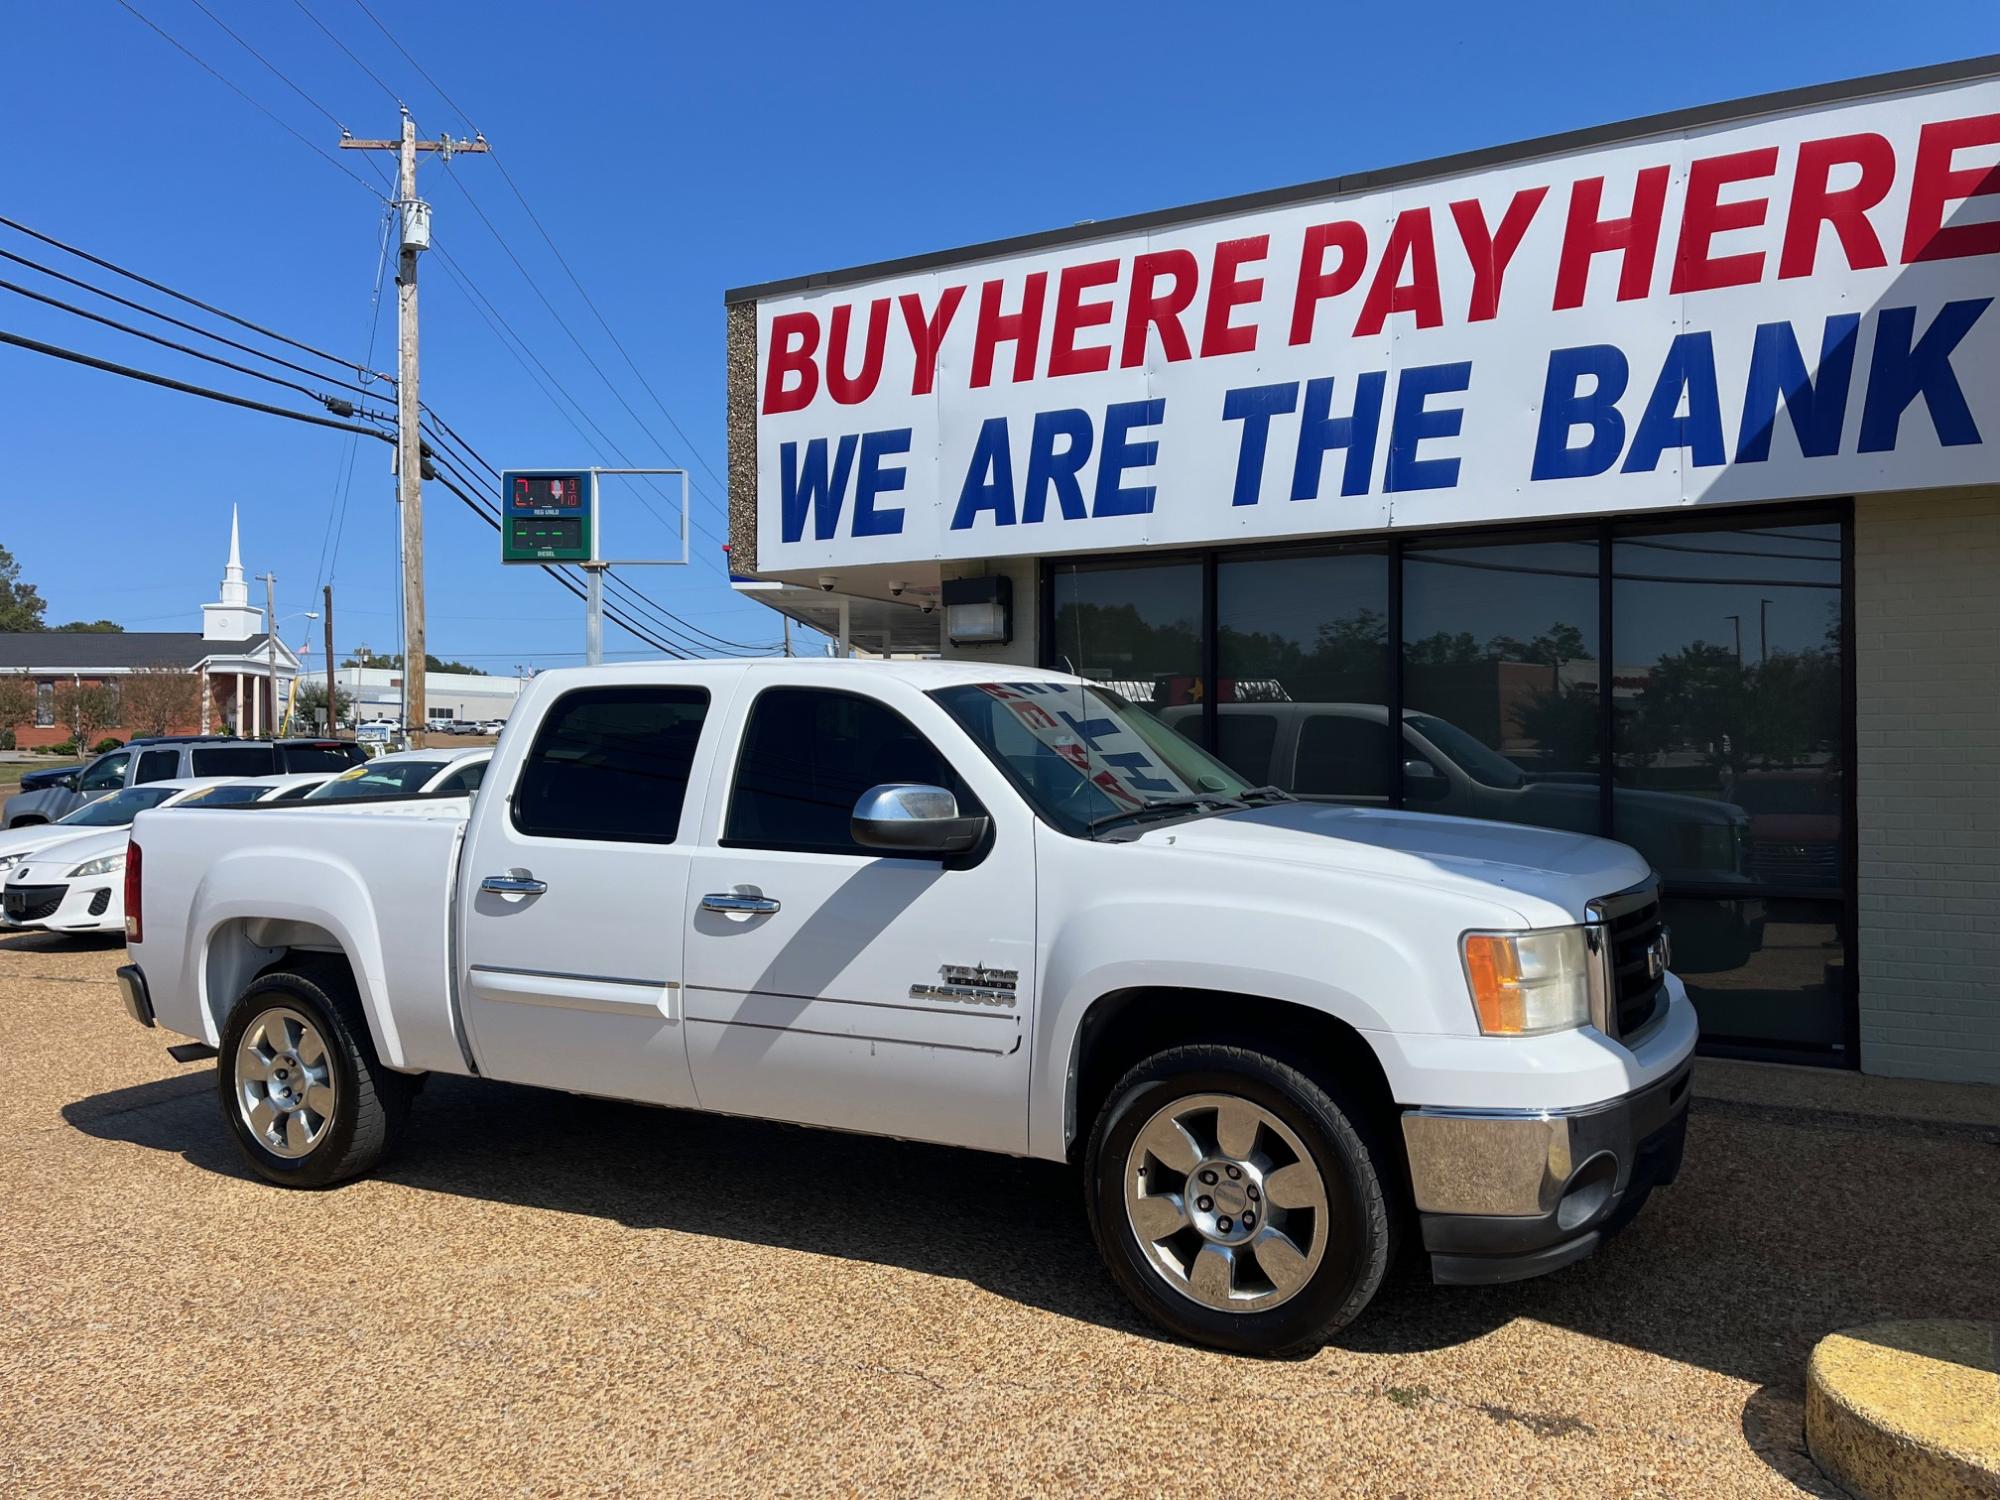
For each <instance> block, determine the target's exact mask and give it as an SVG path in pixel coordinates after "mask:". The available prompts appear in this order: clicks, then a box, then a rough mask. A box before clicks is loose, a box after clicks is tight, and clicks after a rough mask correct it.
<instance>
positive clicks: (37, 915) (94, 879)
mask: <svg viewBox="0 0 2000 1500" xmlns="http://www.w3.org/2000/svg"><path fill="white" fill-rule="evenodd" d="M123 882H124V877H123V876H121V875H89V876H85V877H84V878H83V879H81V880H71V881H69V882H67V883H66V884H63V885H57V884H54V883H47V884H38V885H36V886H34V887H33V889H34V890H35V891H37V892H38V893H40V894H41V896H42V899H41V900H40V901H39V902H36V903H35V904H32V905H27V906H21V904H20V903H19V902H16V901H7V902H6V904H5V907H4V908H0V925H5V926H7V927H10V928H34V929H39V930H42V931H46V932H111V931H114V930H115V931H120V932H122V931H123V930H124V928H125V911H124V894H125V893H124V884H123ZM14 889H15V890H19V889H20V887H19V886H15V887H14ZM53 892H60V894H59V895H54V896H53V897H51V896H50V894H49V893H53ZM50 899H53V901H54V905H53V907H50V906H49V904H48V903H49V900H50ZM17 907H19V908H20V910H19V914H17V913H16V908H17Z"/></svg>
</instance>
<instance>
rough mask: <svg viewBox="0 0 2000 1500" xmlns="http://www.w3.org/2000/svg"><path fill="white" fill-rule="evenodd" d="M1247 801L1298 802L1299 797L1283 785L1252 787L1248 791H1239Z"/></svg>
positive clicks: (1240, 795)
mask: <svg viewBox="0 0 2000 1500" xmlns="http://www.w3.org/2000/svg"><path fill="white" fill-rule="evenodd" d="M1238 796H1239V797H1240V798H1241V799H1242V800H1243V801H1245V802H1296V801H1298V800H1299V799H1298V798H1297V797H1294V796H1293V795H1292V794H1291V793H1290V792H1288V791H1286V790H1285V789H1284V788H1283V787H1281V786H1259V787H1252V788H1251V789H1250V790H1249V791H1247V792H1241V793H1238Z"/></svg>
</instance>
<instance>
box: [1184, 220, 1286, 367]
mask: <svg viewBox="0 0 2000 1500" xmlns="http://www.w3.org/2000/svg"><path fill="white" fill-rule="evenodd" d="M1270 253H1271V237H1270V236H1269V235H1268V234H1255V235H1251V236H1250V237H1249V238H1248V239H1241V240H1224V241H1223V242H1222V243H1221V244H1219V245H1217V246H1216V247H1215V259H1214V262H1213V263H1212V266H1211V269H1210V271H1209V277H1208V316H1207V317H1206V318H1204V319H1203V320H1202V325H1201V357H1202V358H1203V359H1213V358H1214V357H1215V356H1216V355H1218V354H1248V353H1249V352H1250V351H1251V350H1252V349H1255V348H1256V347H1257V328H1256V325H1255V324H1252V325H1251V326H1249V327H1247V328H1244V327H1239V326H1237V325H1236V324H1234V323H1232V322H1230V320H1229V314H1230V312H1231V311H1232V310H1233V309H1235V308H1238V307H1241V306H1243V304H1244V303H1246V302H1255V301H1256V300H1257V299H1258V298H1260V297H1262V296H1263V295H1264V278H1263V277H1261V276H1241V275H1238V274H1237V273H1238V272H1240V271H1241V270H1242V269H1243V267H1244V266H1246V265H1254V264H1255V263H1256V262H1258V261H1261V260H1262V259H1263V258H1264V257H1265V256H1266V255H1268V254H1270Z"/></svg>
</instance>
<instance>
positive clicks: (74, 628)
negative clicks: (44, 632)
mask: <svg viewBox="0 0 2000 1500" xmlns="http://www.w3.org/2000/svg"><path fill="white" fill-rule="evenodd" d="M51 630H52V632H53V633H54V634H57V635H123V634H124V633H125V627H124V626H123V625H120V624H119V623H118V622H117V621H116V620H71V621H70V622H69V623H68V624H67V625H56V626H52V627H51Z"/></svg>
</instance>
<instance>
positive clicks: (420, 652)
mask: <svg viewBox="0 0 2000 1500" xmlns="http://www.w3.org/2000/svg"><path fill="white" fill-rule="evenodd" d="M340 145H341V149H342V150H344V151H394V152H395V153H396V161H397V174H396V207H397V209H398V210H399V211H400V212H401V214H402V221H403V222H402V253H401V256H400V258H399V259H398V260H397V262H396V499H397V503H398V504H399V505H400V506H401V508H402V523H403V527H402V554H403V705H404V706H403V734H404V736H405V738H406V739H407V741H408V743H409V744H410V745H411V747H412V748H416V749H421V748H422V747H423V743H424V739H423V730H424V726H425V724H426V723H427V721H428V711H427V709H426V707H425V704H424V663H425V661H426V660H427V657H426V654H425V644H426V643H425V640H424V458H423V453H424V449H423V429H422V427H421V425H420V423H419V418H420V416H421V415H422V408H420V407H419V406H418V404H417V255H418V253H419V252H421V251H424V250H428V249H429V248H430V243H431V206H430V205H429V204H428V203H426V202H424V201H423V199H421V198H419V197H418V196H417V153H418V152H419V151H437V152H441V153H443V155H444V156H445V158H446V159H447V160H449V159H450V158H451V157H452V156H453V155H455V154H457V153H458V152H460V151H472V152H480V151H484V150H485V149H486V142H485V140H484V139H483V138H482V139H479V140H472V141H454V140H452V138H451V137H450V136H448V135H446V136H440V137H439V138H438V139H437V140H435V141H420V140H418V139H417V122H416V121H415V120H412V119H411V118H410V112H409V111H408V110H407V109H406V110H404V111H403V132H402V136H401V138H400V139H398V140H393V141H358V140H354V139H352V138H344V139H343V140H342V141H341V143H340Z"/></svg>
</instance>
